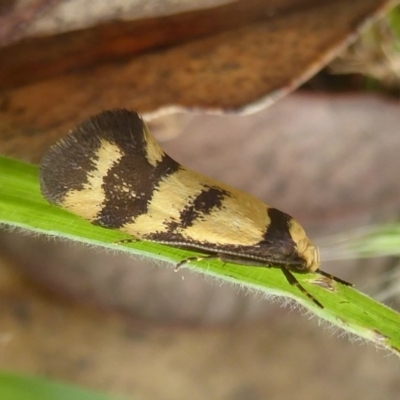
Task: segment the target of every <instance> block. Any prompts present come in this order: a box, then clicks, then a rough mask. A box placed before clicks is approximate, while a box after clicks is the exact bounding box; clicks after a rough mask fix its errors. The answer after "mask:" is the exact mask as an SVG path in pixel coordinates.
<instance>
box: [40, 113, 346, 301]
mask: <svg viewBox="0 0 400 400" xmlns="http://www.w3.org/2000/svg"><path fill="white" fill-rule="evenodd" d="M40 184H41V190H42V193H43V196H44V197H45V198H46V199H47V200H48V201H49V202H51V203H55V204H57V205H59V206H61V207H62V208H65V209H67V210H69V211H71V212H72V213H74V214H77V215H79V216H81V217H83V218H84V219H86V220H89V221H90V222H92V223H93V224H96V225H100V226H103V227H106V228H111V229H118V230H121V231H123V232H125V233H127V234H129V235H131V236H133V237H134V238H136V239H140V240H145V241H151V242H157V243H163V244H167V245H170V246H176V247H181V248H192V249H196V250H200V251H201V252H202V253H203V254H205V256H203V257H198V258H196V259H200V258H207V257H216V258H219V259H221V260H222V261H226V262H234V263H238V264H245V265H252V266H263V267H270V266H278V267H280V268H281V270H282V272H283V273H284V275H285V277H286V278H287V280H288V281H289V283H290V284H292V285H295V286H297V287H298V288H299V289H300V290H301V291H302V292H303V293H304V294H305V295H306V296H308V297H309V298H310V299H312V300H313V301H314V303H315V304H317V305H318V306H320V307H322V305H321V303H320V302H319V301H318V300H316V299H315V298H314V297H313V296H312V295H311V294H309V293H308V292H307V291H306V290H305V289H304V288H303V287H302V286H301V285H300V284H299V282H298V281H297V279H296V278H295V276H294V275H293V274H292V271H293V272H319V273H321V274H322V275H324V276H326V277H328V278H330V279H334V280H336V281H338V282H341V283H345V284H346V282H344V281H342V280H340V279H339V278H336V277H333V276H331V275H329V274H326V273H324V272H323V271H320V270H319V264H320V260H319V252H318V249H316V248H315V247H314V246H313V245H312V243H311V242H310V240H309V239H308V237H307V236H306V233H305V231H304V229H303V228H302V227H301V225H300V224H299V223H298V222H297V221H295V220H294V219H293V218H292V217H290V216H289V215H288V214H285V213H284V212H282V211H279V210H277V209H276V208H272V207H269V206H267V205H266V204H265V203H263V202H262V201H260V200H258V199H256V198H254V197H252V196H250V195H249V194H246V193H243V192H241V191H239V190H237V189H234V188H232V187H229V186H227V185H225V184H222V183H219V182H216V181H214V180H212V179H211V178H208V177H206V176H203V175H200V174H198V173H196V172H193V171H191V170H189V169H187V168H184V167H182V166H181V165H180V164H178V163H177V162H176V161H174V160H173V159H172V158H170V157H169V156H168V155H167V154H165V153H164V152H163V150H162V149H161V148H160V146H159V145H158V144H157V142H156V141H155V139H154V138H153V136H152V135H151V134H150V132H149V131H148V129H147V126H146V125H145V123H144V122H143V121H142V119H141V118H140V117H139V116H138V115H137V114H136V113H134V112H130V111H127V110H124V109H117V110H111V111H104V112H102V113H100V114H98V115H95V116H93V117H91V118H89V119H88V120H86V121H84V122H83V123H81V124H80V125H79V126H78V127H77V128H76V129H74V130H72V131H71V132H70V133H69V134H68V135H67V136H66V137H65V138H64V139H62V140H60V141H59V142H58V143H57V144H56V145H54V146H53V147H51V148H50V150H49V151H48V152H47V154H45V156H44V157H43V160H42V162H41V167H40ZM191 260H193V258H191V259H186V260H183V261H182V262H181V263H179V265H180V264H182V263H184V262H187V261H191Z"/></svg>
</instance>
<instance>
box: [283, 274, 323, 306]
mask: <svg viewBox="0 0 400 400" xmlns="http://www.w3.org/2000/svg"><path fill="white" fill-rule="evenodd" d="M281 271H282V272H283V275H285V278H286V279H287V281H288V282H289V283H290V284H291V285H292V286H295V287H297V289H299V290H300V292H301V293H303V294H304V295H305V296H307V297H308V298H309V299H310V300H311V301H312V302H313V303H315V304H316V305H317V306H318V307H320V308H324V306H323V305H322V304H321V303H320V302H319V301H318V300H317V299H316V298H315V297H314V296H313V295H312V294H311V293H309V292H307V290H306V289H304V288H303V286H301V285H300V282H299V281H298V280H297V279H296V278H295V276H294V275H293V274H292V273H291V272H290V271H289V270H288V269H287V268H286V267H285V266H281Z"/></svg>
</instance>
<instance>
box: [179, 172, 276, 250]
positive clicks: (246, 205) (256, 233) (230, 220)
mask: <svg viewBox="0 0 400 400" xmlns="http://www.w3.org/2000/svg"><path fill="white" fill-rule="evenodd" d="M206 179H207V180H208V178H206ZM219 187H220V188H221V189H224V190H226V191H228V192H229V193H230V196H229V197H225V198H224V200H223V202H222V205H221V207H220V208H216V209H214V210H212V212H211V213H210V214H207V215H205V216H204V218H199V219H197V220H196V222H195V223H194V224H193V225H192V226H189V227H187V228H186V229H182V230H181V231H180V233H181V234H182V236H183V237H185V238H187V239H188V240H189V239H190V240H193V241H198V242H203V243H204V242H209V243H214V244H217V245H237V246H252V245H255V244H257V243H258V242H259V241H260V240H262V237H263V234H264V232H265V230H266V227H267V226H268V225H269V224H270V222H271V220H270V218H269V216H268V213H267V207H268V206H267V205H266V204H264V203H263V202H262V201H260V200H258V199H256V198H254V197H252V196H250V195H248V194H246V193H243V192H241V191H239V190H237V189H233V188H231V187H228V186H225V185H219Z"/></svg>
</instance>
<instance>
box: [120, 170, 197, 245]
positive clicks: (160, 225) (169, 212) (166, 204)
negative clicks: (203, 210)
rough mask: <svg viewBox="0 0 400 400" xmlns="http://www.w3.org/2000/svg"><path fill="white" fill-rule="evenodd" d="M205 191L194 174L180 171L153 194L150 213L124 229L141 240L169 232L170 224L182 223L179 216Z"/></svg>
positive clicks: (160, 184) (165, 180) (128, 224)
mask: <svg viewBox="0 0 400 400" xmlns="http://www.w3.org/2000/svg"><path fill="white" fill-rule="evenodd" d="M203 189H204V184H203V182H202V181H201V180H199V177H198V174H196V173H195V172H192V171H189V170H186V169H180V170H178V171H176V172H174V173H173V174H171V175H168V176H167V177H166V178H165V179H163V180H162V181H161V182H160V183H159V186H158V188H157V189H156V190H155V191H154V193H153V196H152V198H151V201H150V203H149V205H148V208H147V213H146V214H142V215H140V216H138V217H137V218H136V219H135V220H134V221H133V222H131V223H127V224H125V225H124V227H123V228H121V230H123V231H124V232H126V233H128V234H130V235H133V236H135V237H138V238H141V237H143V236H145V235H149V234H152V233H155V232H167V231H168V224H169V223H173V222H177V223H178V222H180V213H181V211H182V210H184V209H185V207H186V206H187V205H188V204H190V201H191V200H192V199H194V198H196V197H197V196H198V195H199V194H200V193H201V192H202V190H203Z"/></svg>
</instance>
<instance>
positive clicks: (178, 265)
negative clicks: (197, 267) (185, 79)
mask: <svg viewBox="0 0 400 400" xmlns="http://www.w3.org/2000/svg"><path fill="white" fill-rule="evenodd" d="M212 258H215V259H220V256H219V255H218V254H209V255H207V256H194V257H188V258H185V259H184V260H182V261H179V262H178V264H176V265H175V268H174V271H175V272H176V271H178V269H179V268H180V267H181V266H182V265H183V264H188V263H191V262H192V261H201V260H207V259H212Z"/></svg>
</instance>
